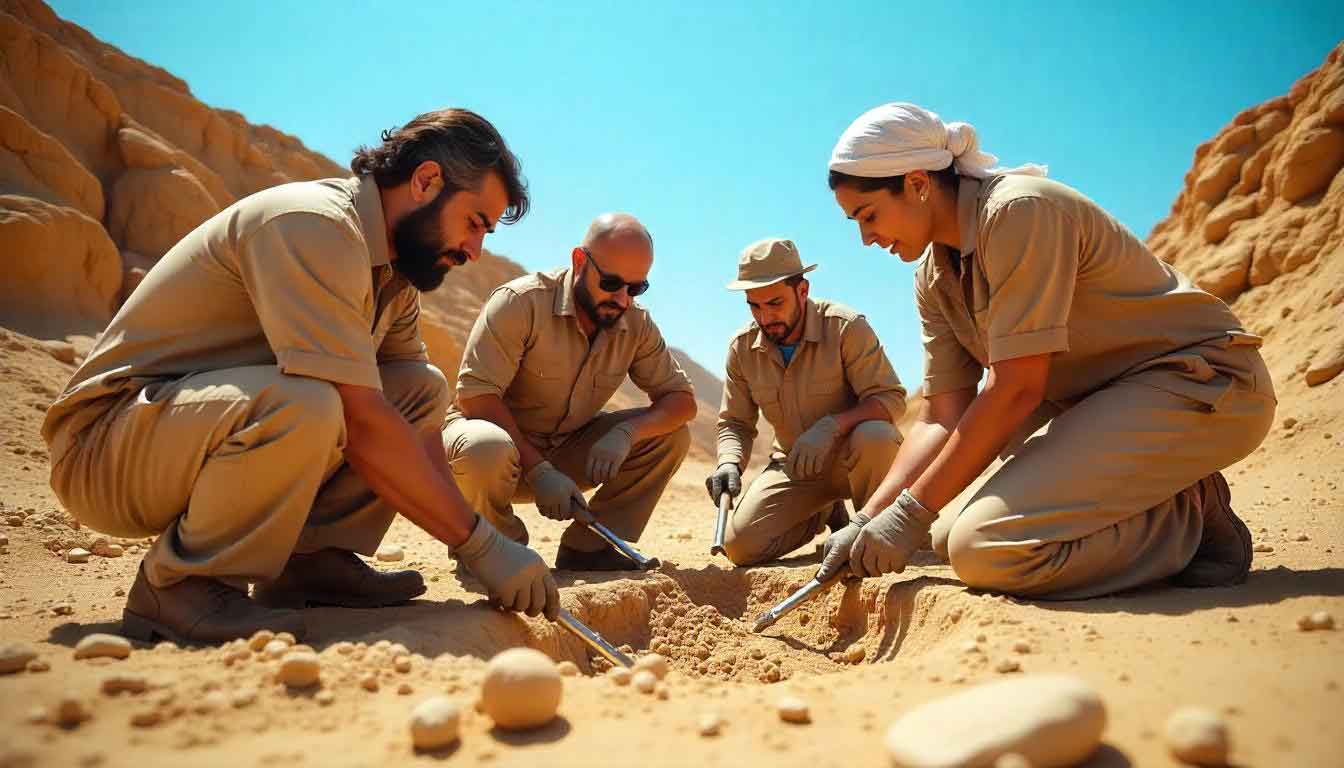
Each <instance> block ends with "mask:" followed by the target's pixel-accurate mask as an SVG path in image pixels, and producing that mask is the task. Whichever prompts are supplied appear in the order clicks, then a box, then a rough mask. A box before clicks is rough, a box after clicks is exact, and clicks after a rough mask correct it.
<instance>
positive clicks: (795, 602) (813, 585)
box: [752, 570, 857, 632]
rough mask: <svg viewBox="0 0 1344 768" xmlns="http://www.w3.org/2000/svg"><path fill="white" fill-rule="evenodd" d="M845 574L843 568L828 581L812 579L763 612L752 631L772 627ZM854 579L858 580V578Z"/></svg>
mask: <svg viewBox="0 0 1344 768" xmlns="http://www.w3.org/2000/svg"><path fill="white" fill-rule="evenodd" d="M843 575H844V571H843V570H842V571H841V572H840V573H837V574H835V575H834V576H832V577H830V578H829V579H827V580H826V581H818V580H816V579H812V580H811V581H809V582H807V583H806V584H804V585H803V586H802V588H801V589H799V590H798V591H797V592H794V593H793V594H792V595H789V596H788V597H786V598H784V599H783V600H781V601H780V602H779V604H777V605H776V606H775V607H773V608H771V609H770V610H768V611H766V612H765V613H763V614H761V616H760V618H758V619H756V624H755V626H753V627H752V631H753V632H761V631H763V630H766V629H768V628H770V627H771V626H772V625H774V623H775V622H777V621H779V620H780V619H782V618H784V617H785V616H787V615H789V614H790V613H792V612H793V611H794V609H796V608H797V607H798V606H800V605H802V604H803V603H806V602H807V601H809V600H811V599H812V598H813V597H816V596H817V595H819V594H821V593H822V592H825V591H826V590H827V589H829V588H830V586H831V585H832V584H834V583H836V582H837V581H840V580H841V578H842V576H843ZM853 580H855V581H857V579H853Z"/></svg>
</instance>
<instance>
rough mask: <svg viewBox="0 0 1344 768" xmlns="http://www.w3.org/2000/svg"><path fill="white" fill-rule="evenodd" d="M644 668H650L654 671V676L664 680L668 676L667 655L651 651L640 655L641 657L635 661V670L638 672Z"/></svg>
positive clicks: (650, 670) (649, 669)
mask: <svg viewBox="0 0 1344 768" xmlns="http://www.w3.org/2000/svg"><path fill="white" fill-rule="evenodd" d="M642 669H646V670H648V671H649V672H651V673H653V676H654V677H656V678H658V679H659V680H662V679H663V678H664V677H667V669H668V666H667V657H666V656H663V655H662V654H661V653H650V654H646V655H644V656H640V657H639V659H638V660H636V661H635V671H636V672H638V671H639V670H642Z"/></svg>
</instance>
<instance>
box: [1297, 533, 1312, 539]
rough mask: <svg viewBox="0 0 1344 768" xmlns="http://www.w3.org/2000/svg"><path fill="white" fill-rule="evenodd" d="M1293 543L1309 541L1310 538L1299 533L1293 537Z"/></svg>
mask: <svg viewBox="0 0 1344 768" xmlns="http://www.w3.org/2000/svg"><path fill="white" fill-rule="evenodd" d="M1293 541H1311V537H1310V536H1308V535H1307V534H1305V533H1299V534H1297V536H1295V537H1293Z"/></svg>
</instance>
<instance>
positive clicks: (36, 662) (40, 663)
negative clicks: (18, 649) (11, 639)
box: [28, 659, 51, 672]
mask: <svg viewBox="0 0 1344 768" xmlns="http://www.w3.org/2000/svg"><path fill="white" fill-rule="evenodd" d="M50 669H51V665H50V664H48V663H47V662H46V660H44V659H33V660H32V661H30V662H28V671H29V672H47V671H49V670H50Z"/></svg>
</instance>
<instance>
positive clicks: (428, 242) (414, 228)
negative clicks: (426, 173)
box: [392, 192, 467, 293]
mask: <svg viewBox="0 0 1344 768" xmlns="http://www.w3.org/2000/svg"><path fill="white" fill-rule="evenodd" d="M446 202H448V195H447V194H446V193H444V192H440V193H439V196H438V197H436V198H434V199H433V200H431V201H430V202H429V203H427V204H425V205H423V206H421V207H420V208H418V209H416V210H414V211H411V212H410V213H408V214H406V216H405V217H403V218H402V220H401V221H399V222H397V225H396V226H395V227H393V228H392V244H393V246H394V247H395V248H396V249H397V258H396V260H394V261H393V262H392V268H393V269H395V270H396V271H397V273H398V274H400V275H401V276H402V277H404V278H406V280H407V282H409V283H410V284H411V285H413V286H415V288H416V290H418V291H421V292H422V293H427V292H429V291H432V290H434V289H435V288H438V287H439V286H440V285H442V284H443V278H444V277H445V276H446V275H447V274H448V270H450V269H452V268H453V266H454V265H457V266H461V265H463V264H465V263H467V253H466V251H462V250H457V249H447V250H446V249H444V247H443V227H441V226H440V225H439V211H441V210H443V204H444V203H446ZM445 256H447V257H448V259H449V260H450V261H451V262H453V263H452V264H450V265H443V264H440V263H439V261H440V260H441V259H442V258H443V257H445Z"/></svg>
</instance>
